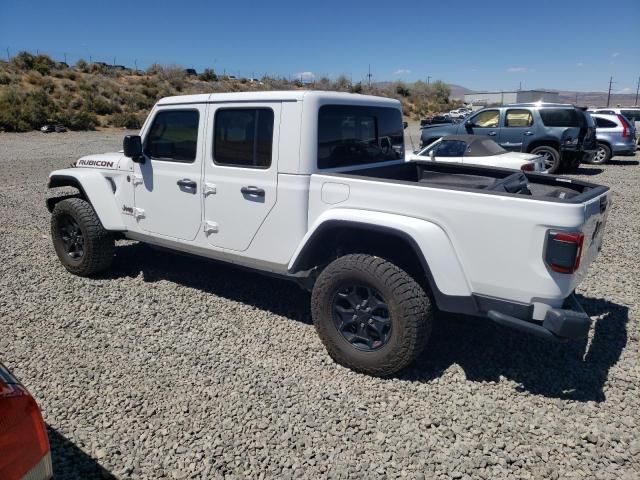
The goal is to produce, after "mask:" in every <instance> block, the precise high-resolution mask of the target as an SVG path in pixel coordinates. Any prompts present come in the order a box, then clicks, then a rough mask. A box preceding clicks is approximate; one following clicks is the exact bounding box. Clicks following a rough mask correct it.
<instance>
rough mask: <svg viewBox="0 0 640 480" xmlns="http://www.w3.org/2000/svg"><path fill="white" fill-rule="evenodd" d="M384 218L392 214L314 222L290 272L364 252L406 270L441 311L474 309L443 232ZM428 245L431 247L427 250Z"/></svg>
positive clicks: (420, 222)
mask: <svg viewBox="0 0 640 480" xmlns="http://www.w3.org/2000/svg"><path fill="white" fill-rule="evenodd" d="M388 216H390V217H394V215H392V214H384V213H379V214H377V215H376V219H377V220H380V221H379V222H376V223H370V222H366V221H363V220H362V219H358V218H332V219H325V220H324V221H321V222H318V224H317V226H315V227H314V228H313V229H312V230H311V231H310V232H309V233H307V236H305V239H304V240H303V242H302V244H301V246H300V247H299V248H298V251H297V252H296V254H294V257H293V258H292V260H291V262H290V263H289V273H290V274H296V273H300V272H304V271H307V270H311V269H314V268H316V267H318V268H322V267H324V266H325V265H327V264H328V263H330V262H331V261H333V260H334V259H335V258H337V257H339V256H342V255H346V254H349V253H367V254H371V255H376V256H379V257H381V258H385V259H387V260H389V261H391V262H393V263H395V264H397V265H398V266H399V267H400V268H402V269H403V270H405V271H407V273H409V274H410V275H411V276H412V277H413V278H414V279H415V280H416V281H418V283H420V284H421V285H422V286H423V288H425V290H427V291H428V292H429V294H430V295H431V296H432V299H433V300H434V303H435V304H436V305H437V307H438V308H439V309H440V310H444V311H455V312H460V313H470V314H473V313H475V312H476V311H477V308H476V305H475V302H474V300H473V297H472V296H471V289H470V288H469V286H468V283H467V280H466V277H465V275H464V272H463V271H462V267H461V264H460V262H459V260H458V257H457V255H456V254H455V251H454V249H453V245H451V242H450V241H449V239H448V237H447V236H446V233H445V232H444V231H443V230H442V229H441V228H440V227H438V226H437V225H434V224H433V223H430V222H426V221H424V220H418V219H407V218H405V217H402V219H401V220H403V221H402V222H401V223H396V224H394V223H393V222H389V221H386V222H385V221H384V220H385V217H388ZM386 220H388V218H387V219H386ZM409 224H411V225H409ZM427 244H429V245H431V246H432V248H431V249H430V248H426V247H425V245H427ZM445 263H446V265H445Z"/></svg>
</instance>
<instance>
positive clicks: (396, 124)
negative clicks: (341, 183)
mask: <svg viewBox="0 0 640 480" xmlns="http://www.w3.org/2000/svg"><path fill="white" fill-rule="evenodd" d="M403 127H404V126H403V124H402V113H401V112H400V110H399V109H397V108H391V107H366V106H355V105H323V106H322V107H320V109H319V111H318V168H319V169H324V168H338V167H347V166H352V165H364V164H367V163H378V162H386V161H389V160H398V159H401V158H404V128H403Z"/></svg>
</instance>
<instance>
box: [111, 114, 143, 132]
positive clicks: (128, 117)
mask: <svg viewBox="0 0 640 480" xmlns="http://www.w3.org/2000/svg"><path fill="white" fill-rule="evenodd" d="M109 124H110V125H112V126H114V127H120V128H128V129H136V128H140V127H141V126H142V120H141V119H140V116H139V115H136V114H135V113H131V112H127V113H116V114H115V115H112V116H111V118H110V120H109Z"/></svg>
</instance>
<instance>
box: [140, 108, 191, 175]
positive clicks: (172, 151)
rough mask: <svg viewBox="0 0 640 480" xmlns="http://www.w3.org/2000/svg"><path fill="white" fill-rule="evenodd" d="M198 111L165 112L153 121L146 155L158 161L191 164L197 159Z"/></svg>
mask: <svg viewBox="0 0 640 480" xmlns="http://www.w3.org/2000/svg"><path fill="white" fill-rule="evenodd" d="M199 119H200V115H199V113H198V112H197V111H196V110H165V111H161V112H158V114H157V115H156V116H155V118H154V119H153V123H152V124H151V128H150V129H149V133H148V134H147V137H146V139H145V144H144V153H145V154H146V155H148V156H149V157H151V158H152V159H157V160H166V161H170V162H184V163H191V162H193V161H194V160H195V159H196V149H197V146H198V122H199Z"/></svg>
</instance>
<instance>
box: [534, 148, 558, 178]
mask: <svg viewBox="0 0 640 480" xmlns="http://www.w3.org/2000/svg"><path fill="white" fill-rule="evenodd" d="M530 153H532V154H534V155H540V156H541V157H543V158H544V171H545V172H547V173H556V172H558V170H560V153H559V152H558V150H556V149H555V148H553V147H550V146H549V145H541V146H539V147H536V148H534V149H533V150H531V152H530Z"/></svg>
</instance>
